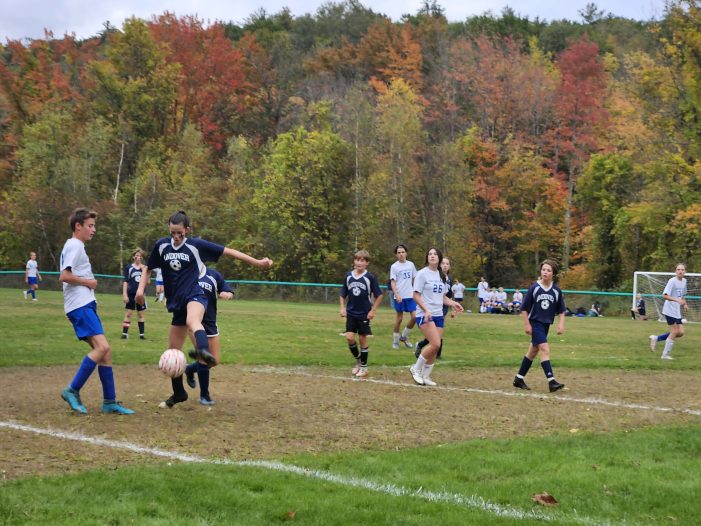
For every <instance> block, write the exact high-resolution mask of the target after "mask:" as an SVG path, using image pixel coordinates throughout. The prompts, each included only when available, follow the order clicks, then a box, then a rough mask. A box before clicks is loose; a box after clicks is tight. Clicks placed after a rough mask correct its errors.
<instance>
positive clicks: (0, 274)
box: [0, 270, 632, 316]
mask: <svg viewBox="0 0 701 526" xmlns="http://www.w3.org/2000/svg"><path fill="white" fill-rule="evenodd" d="M58 275H59V273H58V272H41V276H42V278H43V280H42V281H41V283H40V284H39V288H40V289H45V290H59V291H60V290H61V288H62V287H61V283H59V281H58ZM95 277H96V278H97V279H98V288H97V290H98V292H100V293H103V294H104V293H108V294H110V293H111V294H121V293H122V276H115V275H108V274H97V275H96V276H95ZM227 281H228V283H230V284H231V286H232V288H233V289H234V291H235V292H236V297H237V298H238V299H242V300H250V299H268V300H280V301H291V302H320V303H338V290H339V289H340V287H341V284H340V283H296V282H288V281H252V280H236V279H234V280H227ZM24 286H25V283H24V271H23V270H22V271H17V270H5V271H0V287H2V288H17V289H18V291H21V290H23V288H24ZM382 288H383V289H384V287H382ZM476 290H477V289H475V288H466V289H465V300H464V301H463V307H464V308H465V309H467V310H470V311H472V312H477V310H478V308H479V307H478V305H479V302H478V301H477V297H476ZM504 290H505V291H506V292H507V293H508V294H509V299H511V295H512V293H513V291H514V289H504ZM147 292H149V293H153V294H155V283H154V281H153V280H151V284H150V285H149V286H148V289H147ZM563 292H564V294H565V302H566V304H567V307H568V308H569V309H570V310H571V311H573V312H576V311H577V310H578V309H584V310H587V311H588V310H589V307H591V305H592V304H593V303H594V302H595V301H598V302H599V304H600V305H601V307H602V312H603V314H604V315H605V316H629V315H630V306H631V302H632V293H630V292H603V291H580V290H565V291H563ZM18 293H19V292H18ZM384 302H385V304H387V305H389V297H388V295H387V294H385V299H384Z"/></svg>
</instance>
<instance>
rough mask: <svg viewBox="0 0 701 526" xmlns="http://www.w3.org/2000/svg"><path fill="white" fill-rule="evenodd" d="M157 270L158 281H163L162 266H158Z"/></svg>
mask: <svg viewBox="0 0 701 526" xmlns="http://www.w3.org/2000/svg"><path fill="white" fill-rule="evenodd" d="M155 272H156V281H163V272H162V271H161V269H160V268H157V269H156V270H155Z"/></svg>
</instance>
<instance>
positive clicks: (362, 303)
mask: <svg viewBox="0 0 701 526" xmlns="http://www.w3.org/2000/svg"><path fill="white" fill-rule="evenodd" d="M368 263H370V254H369V253H368V251H367V250H358V251H357V252H356V253H355V254H354V255H353V270H352V271H350V272H349V273H348V274H346V277H345V278H344V280H343V285H342V286H341V292H340V294H339V298H338V299H339V302H340V304H341V310H340V314H341V317H342V318H346V333H345V336H346V341H347V342H348V349H349V350H350V352H351V354H352V355H353V357H354V358H355V365H354V366H353V370H352V371H351V374H353V375H354V376H355V377H356V378H365V377H366V376H367V375H368V353H369V352H370V349H369V347H368V336H370V335H371V334H372V328H371V327H370V321H371V320H372V319H373V318H374V317H375V312H377V307H379V306H380V303H382V289H380V284H379V283H378V282H377V278H376V277H375V275H374V274H371V273H370V272H368V271H367V268H368ZM356 334H357V335H358V341H357V342H356V340H355V335H356ZM358 343H359V344H360V351H358Z"/></svg>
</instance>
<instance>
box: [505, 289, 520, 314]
mask: <svg viewBox="0 0 701 526" xmlns="http://www.w3.org/2000/svg"><path fill="white" fill-rule="evenodd" d="M521 303H523V293H522V292H521V291H520V290H518V289H516V290H515V291H514V297H513V298H512V299H511V302H510V303H509V304H508V305H507V306H506V307H507V308H508V309H509V312H514V313H516V314H518V313H519V312H521Z"/></svg>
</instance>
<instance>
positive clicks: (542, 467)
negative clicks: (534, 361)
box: [0, 289, 701, 525]
mask: <svg viewBox="0 0 701 526" xmlns="http://www.w3.org/2000/svg"><path fill="white" fill-rule="evenodd" d="M39 298H40V299H39V301H38V302H35V303H33V302H29V301H26V302H25V301H24V300H23V299H22V296H21V292H20V291H18V290H8V289H0V324H1V325H2V327H3V328H4V330H3V333H4V335H5V341H4V345H3V346H2V347H1V348H0V366H2V367H12V366H17V365H25V366H26V365H30V366H50V365H58V364H75V365H76V366H77V364H78V362H79V360H80V359H82V356H83V355H84V354H85V352H86V350H87V346H86V345H85V344H83V343H80V342H77V341H76V340H75V338H74V336H73V332H72V329H71V326H70V324H69V323H68V322H67V321H66V319H65V317H64V316H63V311H62V298H61V295H60V293H56V292H46V291H41V293H40V296H39ZM98 300H99V313H100V316H101V318H102V320H103V323H104V325H105V328H106V330H107V333H108V338H109V339H110V341H111V343H112V346H113V350H114V356H115V362H116V363H117V364H126V363H154V362H156V361H157V359H158V356H159V355H160V353H161V352H162V351H163V350H164V349H165V347H166V343H167V331H168V324H169V320H170V317H169V315H168V314H167V313H166V312H165V309H163V308H162V306H161V305H160V304H153V303H152V305H151V308H150V309H149V311H147V337H148V340H146V341H143V342H142V341H138V339H130V340H128V341H122V340H119V333H120V327H121V318H122V313H123V306H122V304H121V298H120V297H119V296H116V295H113V296H110V295H100V296H99V297H98ZM392 319H393V314H392V313H391V312H390V311H389V309H388V308H384V309H382V311H381V312H380V314H379V316H378V318H377V319H376V320H375V321H374V322H373V328H374V332H375V337H374V338H372V339H371V363H372V364H376V365H389V366H392V365H407V364H408V362H409V360H408V359H407V356H408V353H407V352H406V351H403V352H401V353H399V352H397V351H394V350H392V349H391V345H390V343H391V323H392ZM343 326H344V323H343V320H342V319H341V318H340V317H339V315H338V307H337V305H335V304H334V305H311V304H292V303H282V302H272V301H270V302H268V301H233V302H220V316H219V328H220V332H221V334H222V348H223V357H224V362H225V363H240V364H248V365H276V366H297V365H306V366H315V365H323V366H328V367H339V368H344V370H345V369H346V368H347V366H348V363H349V355H348V351H347V348H346V346H345V343H344V340H343V338H342V337H340V336H339V335H338V333H339V332H341V331H342V329H343ZM664 328H665V325H663V324H660V323H657V322H633V321H631V320H628V319H621V318H619V319H614V318H599V319H591V318H584V319H571V318H569V319H568V320H567V330H566V333H565V334H564V335H562V336H558V335H555V334H554V331H553V332H551V338H550V341H551V345H552V349H553V357H552V360H553V363H554V366H555V368H556V371H557V368H558V367H567V368H575V369H584V370H587V369H592V370H594V369H617V370H619V369H620V370H623V371H625V370H627V369H629V370H651V371H653V373H654V371H655V370H662V369H671V370H683V371H699V355H698V348H699V343H701V341H700V340H701V330H699V329H700V328H699V327H697V326H694V325H690V326H687V327H686V329H687V333H688V334H687V335H686V336H685V337H684V338H683V339H682V340H680V341H679V343H678V344H677V348H676V349H675V360H674V361H673V362H664V361H662V360H660V359H659V357H658V356H655V355H652V354H651V353H650V352H649V351H648V348H647V336H648V335H649V334H651V333H653V332H655V333H656V332H662V331H663V330H664ZM133 330H134V329H132V331H133ZM417 335H418V332H417V331H414V337H416V336H417ZM527 345H528V339H527V337H526V336H525V335H524V334H523V331H522V322H521V320H520V318H518V317H516V316H490V315H475V314H465V315H461V316H458V317H457V318H456V319H454V320H449V321H448V327H447V330H446V337H445V353H446V358H445V359H444V361H443V363H442V364H441V365H440V367H441V368H443V367H445V368H455V369H461V368H471V367H480V368H490V367H503V366H507V367H513V368H514V369H516V368H517V366H518V363H519V362H520V359H521V356H522V355H523V353H524V351H525V350H526V348H527ZM699 379H701V373H700V374H699ZM397 403H402V401H401V399H398V400H397ZM534 403H538V402H534ZM0 414H1V410H0ZM358 415H362V408H359V412H358ZM358 415H354V416H353V417H358ZM417 417H418V418H420V415H417ZM543 418H545V419H547V413H544V414H543ZM699 422H701V417H699ZM25 423H26V424H29V425H32V422H25ZM700 427H701V426H699V425H689V426H670V427H653V428H646V429H639V430H634V431H628V432H616V433H587V434H583V433H572V434H569V433H566V434H554V435H551V436H544V437H539V438H517V439H511V440H473V441H465V442H458V443H450V444H443V445H439V446H433V447H430V448H414V449H404V450H399V451H366V452H365V453H364V454H362V455H358V454H357V453H353V454H351V453H348V452H343V451H339V452H337V453H333V454H329V453H326V454H318V455H296V456H294V457H287V458H283V459H280V460H281V461H282V462H284V463H285V464H289V465H296V466H300V467H303V468H305V469H307V470H308V471H307V475H300V474H294V473H282V472H278V471H274V470H270V469H265V468H261V467H251V466H243V465H216V464H209V463H200V464H183V463H179V462H172V463H170V462H164V463H163V464H162V465H157V466H153V465H151V466H148V467H142V468H138V467H129V468H123V469H118V470H110V471H107V470H102V469H96V470H94V471H89V472H84V473H79V474H73V475H64V476H51V477H37V478H26V479H22V480H15V481H9V482H1V483H0V524H52V525H53V524H278V523H291V524H295V523H297V524H456V525H457V524H468V525H470V524H474V525H481V524H536V523H542V522H543V521H548V520H549V522H550V523H552V524H695V523H697V520H698V517H699V516H701V502H700V501H699V499H698V498H696V497H697V496H698V495H701V478H700V477H698V473H699V472H701V434H700V433H699V431H701V428H700ZM203 432H204V433H206V430H203ZM2 433H3V432H2V431H1V430H0V440H2ZM103 438H109V437H103ZM362 439H363V437H362V436H359V437H358V440H359V441H362ZM27 440H28V441H31V440H32V436H31V435H27ZM57 440H58V439H57ZM85 447H94V446H85ZM0 451H1V449H0ZM105 454H106V455H109V449H105ZM1 459H2V454H1V453H0V460H1ZM0 469H1V467H0ZM324 475H333V476H335V477H337V479H336V480H335V481H329V480H324V479H322V478H319V477H323V476H324ZM542 491H548V492H549V493H551V494H552V495H554V496H555V497H556V498H557V499H558V500H559V501H560V504H559V506H557V507H553V508H543V507H540V506H537V505H534V504H533V503H532V502H531V495H532V494H534V493H540V492H542Z"/></svg>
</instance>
